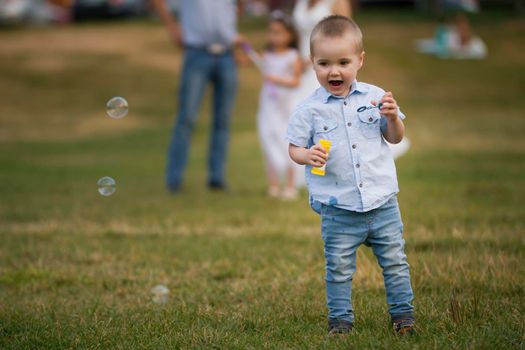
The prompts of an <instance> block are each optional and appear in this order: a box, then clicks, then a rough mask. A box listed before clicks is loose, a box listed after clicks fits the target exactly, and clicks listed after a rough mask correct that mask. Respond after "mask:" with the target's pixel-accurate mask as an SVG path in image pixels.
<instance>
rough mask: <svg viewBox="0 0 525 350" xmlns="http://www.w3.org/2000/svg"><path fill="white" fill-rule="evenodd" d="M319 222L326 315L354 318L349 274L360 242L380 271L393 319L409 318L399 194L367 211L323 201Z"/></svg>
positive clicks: (410, 309)
mask: <svg viewBox="0 0 525 350" xmlns="http://www.w3.org/2000/svg"><path fill="white" fill-rule="evenodd" d="M321 225H322V238H323V241H324V254H325V259H326V300H327V306H328V316H329V318H330V319H339V320H346V321H349V322H353V321H354V312H353V308H352V299H351V295H352V294H351V293H352V276H353V274H354V272H355V269H356V250H357V248H358V247H359V246H360V245H361V244H362V243H364V244H366V245H368V246H371V247H372V250H373V252H374V254H375V255H376V257H377V259H378V262H379V265H380V266H381V268H382V269H383V277H384V281H385V289H386V301H387V303H388V306H389V309H388V311H389V312H390V315H391V316H392V319H394V320H395V319H397V318H400V317H406V316H411V315H412V313H413V309H414V308H413V306H412V299H413V293H412V287H411V286H410V273H409V268H408V267H409V266H408V263H407V259H406V255H405V252H404V249H403V248H404V244H405V241H404V240H403V223H402V222H401V214H400V212H399V206H398V203H397V197H396V196H393V197H392V198H391V199H390V200H389V201H388V202H387V203H385V204H384V205H382V206H381V207H379V208H377V209H373V210H370V211H368V212H365V213H358V212H352V211H348V210H344V209H339V208H336V207H333V206H327V205H323V206H322V208H321Z"/></svg>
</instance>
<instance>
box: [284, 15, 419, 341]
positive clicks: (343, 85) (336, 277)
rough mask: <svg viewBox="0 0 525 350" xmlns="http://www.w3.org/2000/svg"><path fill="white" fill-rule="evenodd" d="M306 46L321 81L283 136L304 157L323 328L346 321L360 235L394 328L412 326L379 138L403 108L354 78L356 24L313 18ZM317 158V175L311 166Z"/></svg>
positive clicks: (393, 139)
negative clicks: (320, 269)
mask: <svg viewBox="0 0 525 350" xmlns="http://www.w3.org/2000/svg"><path fill="white" fill-rule="evenodd" d="M310 54H311V59H312V64H313V69H314V71H315V73H316V76H317V79H318V80H319V83H320V84H321V87H320V88H319V89H317V90H316V91H315V93H314V94H313V95H311V96H310V97H309V98H307V99H306V100H305V101H304V102H302V103H301V104H300V105H299V106H298V107H297V108H296V110H295V111H294V113H293V115H292V117H291V119H290V122H289V125H288V132H287V139H288V141H289V143H290V145H289V153H290V157H291V158H292V159H293V160H294V161H295V162H296V163H298V164H303V165H306V181H307V184H308V189H309V192H310V205H311V207H312V209H314V210H315V211H316V212H318V213H320V214H321V230H322V238H323V241H324V254H325V258H326V299H327V306H328V316H329V319H328V328H329V334H330V335H333V334H337V333H349V332H350V331H351V330H352V328H353V321H354V313H353V309H352V303H351V290H352V276H353V274H354V272H355V267H356V250H357V248H358V247H359V246H360V245H361V244H362V243H364V244H366V245H368V246H371V247H372V249H373V252H374V254H375V255H376V256H377V259H378V261H379V265H380V266H381V268H382V269H383V276H384V281H385V288H386V298H387V303H388V305H389V312H390V315H391V318H392V324H393V326H394V330H395V331H396V332H397V333H398V334H410V333H413V332H414V316H413V309H414V308H413V306H412V299H413V293H412V288H411V285H410V274H409V268H408V267H409V266H408V263H407V260H406V255H405V253H404V240H403V223H402V222H401V215H400V212H399V206H398V203H397V192H398V191H399V189H398V184H397V178H396V169H395V165H394V160H393V158H392V155H391V153H390V149H389V147H388V145H387V143H386V142H385V140H386V141H388V142H390V143H398V142H399V141H401V139H402V138H403V134H404V125H403V122H402V119H404V118H405V116H404V115H403V113H401V112H400V111H399V108H398V106H397V103H396V101H395V99H394V97H393V95H392V93H391V92H387V93H385V91H384V90H382V89H380V88H378V87H376V86H373V85H369V84H365V83H361V82H357V80H356V76H357V71H358V70H359V69H360V68H361V67H362V65H363V59H364V55H365V53H364V51H363V42H362V34H361V30H360V29H359V27H358V26H357V24H356V23H355V22H354V21H352V20H351V19H348V18H346V17H343V16H329V17H327V18H325V19H323V20H322V21H321V22H319V23H318V24H317V25H316V27H315V28H314V29H313V31H312V34H311V37H310ZM322 139H324V140H328V141H329V142H330V148H329V152H326V150H325V149H324V148H323V147H322V146H321V145H320V144H319V141H320V140H322ZM325 164H326V172H325V175H324V176H319V175H315V174H312V173H311V170H312V168H313V167H321V166H323V165H325Z"/></svg>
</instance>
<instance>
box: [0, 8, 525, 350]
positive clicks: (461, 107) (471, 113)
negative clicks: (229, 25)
mask: <svg viewBox="0 0 525 350" xmlns="http://www.w3.org/2000/svg"><path fill="white" fill-rule="evenodd" d="M357 18H358V20H360V22H361V25H362V27H363V31H364V33H365V40H366V42H365V45H366V50H367V56H366V57H367V58H366V62H365V67H364V69H363V70H362V72H361V73H360V80H363V81H367V82H371V83H375V84H378V85H380V86H383V87H385V88H387V89H391V90H392V91H394V94H395V95H396V97H397V99H398V101H399V103H400V105H401V106H402V108H403V110H404V112H405V113H406V114H407V116H408V119H407V121H406V125H407V135H408V137H409V138H410V139H411V141H412V144H413V146H412V148H411V150H410V152H409V153H408V154H407V155H406V156H404V157H402V158H401V159H400V160H399V161H398V162H397V166H398V176H399V182H400V187H401V193H400V205H401V209H402V213H403V218H404V222H405V227H406V230H405V238H406V241H407V254H408V258H409V262H410V264H411V273H412V282H413V287H414V290H415V295H416V299H415V306H416V316H417V319H418V328H419V335H417V336H415V337H413V338H408V339H399V338H396V337H395V336H393V335H392V333H391V330H390V326H389V324H388V314H387V311H386V305H385V296H384V288H383V284H382V276H381V272H380V269H379V267H378V266H377V263H376V260H375V258H374V257H373V255H372V253H371V251H370V250H369V249H368V248H365V247H362V248H360V250H359V251H358V271H357V273H356V275H355V278H354V293H353V294H354V306H355V312H356V331H355V332H354V333H353V334H352V335H350V336H348V337H342V338H336V339H329V338H327V336H326V329H325V327H326V310H325V305H324V281H323V270H324V261H323V251H322V242H321V238H320V233H319V218H318V216H317V215H315V214H314V213H313V212H312V211H311V210H310V209H309V208H308V205H307V198H306V194H305V193H303V194H302V197H301V200H299V201H297V202H291V203H283V202H278V201H272V200H270V199H268V198H266V197H265V177H264V170H263V163H262V158H261V152H260V150H259V143H258V140H257V137H256V130H255V112H256V106H257V94H258V89H259V85H260V78H259V76H258V74H257V72H256V70H255V68H253V67H243V68H241V70H240V84H241V89H240V91H239V95H238V98H237V104H236V109H235V115H234V118H233V121H232V140H231V152H230V161H229V179H230V183H231V186H232V193H231V194H228V195H225V194H217V193H209V192H207V191H206V190H205V188H204V184H205V180H206V171H205V170H206V169H205V163H206V156H207V142H208V132H209V116H208V113H207V112H208V110H209V103H208V102H206V103H205V104H204V106H203V108H202V113H201V115H200V119H199V123H198V126H197V129H196V130H195V134H194V139H193V143H192V153H191V159H190V165H189V169H188V172H187V177H186V182H185V187H184V191H183V192H182V193H181V194H180V195H177V196H169V195H168V194H167V193H166V192H165V190H164V185H163V170H164V161H165V150H166V147H167V143H168V140H169V135H170V129H171V126H172V121H173V114H174V111H175V107H176V85H177V73H178V72H177V66H178V62H179V59H180V57H179V52H178V51H176V50H174V49H172V48H171V47H170V44H169V42H168V41H167V39H166V34H165V33H164V30H163V28H161V27H160V26H158V25H152V24H151V23H140V22H138V23H124V24H109V25H108V24H85V25H82V26H78V27H68V28H49V29H38V30H37V29H35V30H30V29H24V30H12V31H4V32H0V47H2V50H0V76H1V77H2V78H1V79H0V96H2V97H1V100H2V103H1V104H0V125H1V128H0V199H1V200H0V234H1V239H2V243H1V244H0V300H1V301H2V302H1V303H0V348H2V349H28V348H31V349H41V348H52V349H53V348H57V349H58V348H60V349H62V348H98V349H109V348H122V349H129V348H147V349H151V348H161V349H163V348H206V349H208V348H221V349H230V348H233V349H261V348H270V349H284V348H289V349H294V348H299V349H302V348H312V349H316V348H317V349H337V348H340V349H343V348H345V349H346V348H356V349H362V348H383V349H401V348H418V349H432V348H435V349H444V348H445V349H447V348H453V349H509V348H516V349H520V348H521V349H523V348H525V335H524V334H525V321H524V318H523V314H524V313H525V291H524V286H525V259H524V253H525V205H524V204H523V203H524V198H525V176H524V175H523V174H524V173H525V137H523V134H524V132H525V119H524V118H523V110H524V109H525V100H524V99H523V96H522V94H523V91H525V74H524V73H525V51H523V50H522V47H524V44H525V39H524V38H525V35H524V34H525V25H524V24H523V22H519V21H518V20H515V19H512V18H508V17H505V16H501V15H498V16H495V17H494V18H493V19H492V20H489V17H484V18H482V19H481V20H479V21H477V22H476V30H477V31H478V32H479V33H480V34H481V36H482V37H483V38H484V39H485V40H486V41H487V43H488V46H489V50H490V56H489V57H488V59H487V60H485V61H480V62H466V61H441V60H437V59H433V58H431V57H425V56H419V55H416V54H414V53H413V50H412V41H413V40H414V39H415V38H418V37H422V36H423V37H424V36H428V35H431V33H432V27H433V24H432V23H431V22H430V21H428V19H426V18H423V17H417V16H413V15H408V14H398V13H396V14H394V15H393V17H392V18H391V19H390V20H389V19H388V18H386V17H385V16H384V15H374V14H373V13H364V14H362V15H361V14H358V17H357ZM396 19H397V21H396ZM246 30H247V32H246V33H247V35H248V36H249V37H251V38H252V39H253V40H255V41H256V43H259V44H262V42H263V40H264V32H263V30H261V29H260V27H258V26H257V25H254V24H247V25H246ZM114 95H122V96H125V97H126V98H127V99H128V101H129V103H130V114H129V115H128V116H127V117H126V118H124V119H122V120H118V121H115V120H111V119H110V118H108V117H106V116H105V110H104V105H105V102H106V101H107V99H109V98H110V97H112V96H114ZM105 175H109V176H112V177H114V178H115V179H116V180H117V192H116V193H115V194H114V195H113V196H111V197H108V198H105V197H102V196H100V195H99V194H98V193H97V188H96V181H97V179H98V178H100V177H102V176H105ZM160 283H162V284H165V285H167V286H168V287H169V288H170V291H171V299H170V302H169V303H168V304H167V305H163V306H161V305H156V304H153V303H152V302H151V298H150V294H149V290H150V289H151V288H152V287H153V286H155V285H156V284H160Z"/></svg>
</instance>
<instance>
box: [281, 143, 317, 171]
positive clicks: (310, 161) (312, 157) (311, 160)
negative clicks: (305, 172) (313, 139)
mask: <svg viewBox="0 0 525 350" xmlns="http://www.w3.org/2000/svg"><path fill="white" fill-rule="evenodd" d="M288 153H289V154H290V158H292V160H293V161H294V162H296V163H297V164H299V165H311V166H313V167H321V166H323V165H325V164H326V159H327V155H326V150H325V149H324V148H323V147H322V146H321V145H313V146H312V147H311V148H304V147H299V146H296V145H294V144H291V143H290V145H289V146H288Z"/></svg>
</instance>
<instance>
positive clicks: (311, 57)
mask: <svg viewBox="0 0 525 350" xmlns="http://www.w3.org/2000/svg"><path fill="white" fill-rule="evenodd" d="M310 62H312V64H313V63H314V56H313V55H310Z"/></svg>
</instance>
